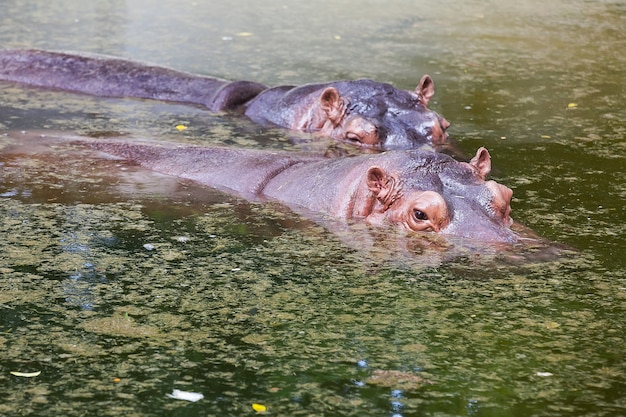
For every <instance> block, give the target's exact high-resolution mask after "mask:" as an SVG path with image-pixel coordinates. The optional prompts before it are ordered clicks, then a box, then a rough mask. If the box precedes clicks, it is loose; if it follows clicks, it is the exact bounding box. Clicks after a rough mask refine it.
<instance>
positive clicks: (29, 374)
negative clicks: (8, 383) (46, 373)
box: [11, 371, 41, 378]
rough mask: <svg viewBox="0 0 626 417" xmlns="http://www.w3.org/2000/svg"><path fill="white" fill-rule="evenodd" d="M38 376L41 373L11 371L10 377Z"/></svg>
mask: <svg viewBox="0 0 626 417" xmlns="http://www.w3.org/2000/svg"><path fill="white" fill-rule="evenodd" d="M39 374H41V371H37V372H18V371H11V375H14V376H23V377H24V378H33V377H35V376H39Z"/></svg>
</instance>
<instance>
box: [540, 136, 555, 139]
mask: <svg viewBox="0 0 626 417" xmlns="http://www.w3.org/2000/svg"><path fill="white" fill-rule="evenodd" d="M551 137H552V136H550V135H541V139H550V138H551Z"/></svg>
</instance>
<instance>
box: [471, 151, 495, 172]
mask: <svg viewBox="0 0 626 417" xmlns="http://www.w3.org/2000/svg"><path fill="white" fill-rule="evenodd" d="M469 164H470V165H471V166H473V167H474V168H476V171H477V172H478V175H480V177H481V178H482V179H483V180H484V179H485V178H487V175H489V173H490V172H491V155H489V151H488V150H487V149H485V148H483V147H480V148H478V150H477V151H476V155H475V156H474V157H473V158H472V160H471V161H470V162H469Z"/></svg>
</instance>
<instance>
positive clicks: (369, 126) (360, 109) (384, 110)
mask: <svg viewBox="0 0 626 417" xmlns="http://www.w3.org/2000/svg"><path fill="white" fill-rule="evenodd" d="M434 93H435V84H434V82H433V80H432V78H430V76H428V75H425V76H424V77H422V79H421V81H420V82H419V85H418V86H417V88H416V89H415V90H414V91H405V90H400V89H397V88H395V87H393V86H391V85H390V84H384V83H379V82H375V81H371V80H358V81H342V82H335V83H331V84H329V85H328V86H327V87H326V88H325V89H324V90H323V91H322V92H321V94H319V105H320V108H321V110H322V112H323V113H322V116H321V119H322V121H323V123H320V122H319V121H318V125H319V132H320V133H321V134H324V135H326V136H330V137H332V138H334V139H339V140H344V141H351V142H356V143H358V144H360V145H363V146H367V147H377V148H382V149H387V150H389V149H414V148H419V147H422V146H424V145H440V144H443V143H445V141H446V139H447V137H448V135H447V133H446V129H447V128H448V127H449V126H450V123H449V122H448V121H447V120H446V119H444V118H443V117H441V116H440V115H439V114H437V113H436V112H434V111H432V110H430V109H428V107H427V106H428V102H429V100H430V98H431V97H432V96H433V95H434Z"/></svg>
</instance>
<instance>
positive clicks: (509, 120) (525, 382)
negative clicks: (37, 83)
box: [0, 0, 626, 417]
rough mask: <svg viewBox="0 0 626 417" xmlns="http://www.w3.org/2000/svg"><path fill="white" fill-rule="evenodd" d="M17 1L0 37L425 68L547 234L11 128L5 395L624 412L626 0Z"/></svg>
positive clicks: (98, 111) (219, 63)
mask: <svg viewBox="0 0 626 417" xmlns="http://www.w3.org/2000/svg"><path fill="white" fill-rule="evenodd" d="M4 3H5V4H3V13H2V14H1V15H0V40H1V41H2V42H0V43H1V44H2V45H3V47H42V48H49V49H72V50H81V51H93V52H101V53H110V54H115V55H121V56H126V57H129V58H134V59H141V60H148V61H151V62H156V63H159V64H163V65H169V66H172V67H175V68H178V69H182V70H189V71H194V72H199V73H204V74H210V75H217V76H221V77H224V78H229V79H251V80H255V81H260V82H263V83H266V84H280V83H305V82H315V81H326V80H331V79H338V78H351V79H353V78H358V77H368V78H374V79H376V80H378V81H391V82H393V83H395V84H396V85H397V86H399V87H402V88H414V86H415V85H416V83H417V81H418V80H419V78H420V76H421V75H422V74H423V73H429V74H431V75H432V76H433V77H434V79H435V83H436V85H437V93H436V95H435V100H436V102H435V103H434V105H433V108H434V109H435V110H436V111H438V112H439V113H441V114H443V115H444V116H445V117H446V118H447V119H448V120H450V121H452V122H453V126H452V128H451V134H452V136H453V137H454V138H455V139H456V141H457V142H458V146H459V148H460V149H461V150H462V151H463V152H465V153H467V154H468V155H472V154H473V153H474V152H475V149H476V148H477V147H478V146H486V147H488V148H489V150H490V152H491V154H492V156H493V165H494V172H495V176H496V178H495V179H497V180H498V181H500V182H502V183H504V184H506V185H508V186H511V187H512V188H513V189H514V191H515V194H514V201H513V215H514V218H515V219H516V220H517V221H519V222H520V223H522V224H525V225H528V226H530V227H531V228H532V229H533V230H535V231H537V232H538V233H539V234H540V235H541V236H543V237H546V238H548V239H550V240H552V241H554V242H557V243H555V244H554V245H547V246H541V245H538V246H536V247H532V246H530V247H527V248H526V249H524V250H520V249H519V248H515V249H514V250H511V251H504V252H502V251H496V250H493V251H491V250H487V249H485V248H481V250H480V251H478V250H477V249H478V248H472V247H468V246H464V245H462V244H461V243H458V242H452V243H450V242H447V243H445V244H444V243H442V242H440V241H437V240H434V241H429V240H422V239H417V240H415V241H412V240H409V241H407V240H406V239H405V238H404V237H401V236H393V235H390V234H384V235H379V234H377V232H376V231H372V230H359V229H358V228H356V229H349V230H345V231H341V232H339V231H337V233H333V232H331V230H332V227H326V228H325V227H322V226H319V225H316V224H313V223H312V222H309V221H307V220H304V219H302V218H300V217H298V216H297V215H295V214H294V213H291V212H289V211H288V210H285V209H284V208H281V207H278V206H276V205H265V204H258V203H246V202H242V201H240V200H237V199H232V198H229V197H227V196H224V195H223V194H221V193H216V192H212V191H210V190H206V189H202V188H201V187H196V186H194V185H192V184H188V183H183V182H178V181H175V180H171V179H167V178H166V177H163V176H155V175H147V174H145V173H142V172H140V171H137V170H134V169H133V167H131V166H126V165H124V164H120V162H119V161H100V162H99V163H97V164H95V163H93V164H92V161H91V160H90V159H88V158H84V155H81V154H79V153H75V152H73V151H72V150H71V149H64V148H56V152H57V153H56V155H57V158H56V159H55V158H54V157H53V158H50V157H46V156H44V155H43V153H42V152H41V149H37V148H36V147H33V148H32V149H31V151H30V153H29V154H21V155H17V154H9V153H8V152H7V149H6V148H5V149H4V150H3V151H2V152H0V168H1V171H0V172H1V174H0V229H1V230H2V236H3V237H4V238H3V239H1V240H0V274H1V275H2V279H1V280H0V288H1V291H0V329H1V332H0V349H1V350H2V355H1V360H0V368H2V369H3V371H2V372H0V382H1V385H2V388H0V397H2V401H1V402H0V414H3V415H5V414H6V415H35V414H36V415H59V414H66V415H85V414H97V415H146V416H148V415H150V416H153V415H189V416H195V415H199V416H200V415H233V416H235V415H237V416H239V415H245V414H252V413H255V411H254V410H253V409H252V404H253V403H258V404H263V405H265V406H266V407H267V409H268V412H269V413H270V414H274V415H294V416H297V415H331V414H332V415H359V416H363V415H372V416H374V415H375V416H379V415H387V416H394V415H395V416H405V417H407V416H422V415H442V416H443V415H450V416H452V415H454V416H457V415H466V416H487V415H511V416H527V415H546V416H580V415H606V416H609V415H611V416H612V415H621V414H625V413H626V411H625V408H626V402H625V400H624V395H623V394H624V387H625V384H626V380H625V379H624V375H626V369H625V368H624V364H625V363H626V361H625V360H624V352H623V348H622V347H623V346H624V343H625V341H626V340H625V339H626V331H625V329H624V324H623V317H624V313H625V311H624V310H625V308H626V276H625V271H626V264H625V263H624V259H623V256H622V252H623V248H624V246H625V244H626V238H625V236H624V230H625V228H624V224H625V223H626V222H625V221H624V219H625V212H624V203H623V201H624V197H625V195H626V194H625V190H624V184H626V178H625V177H624V172H623V166H624V156H625V154H624V149H625V147H624V144H625V143H626V140H625V136H624V134H625V131H624V127H623V120H625V119H626V107H624V100H623V97H624V86H623V75H622V72H623V71H622V69H623V68H624V67H625V62H624V60H625V59H626V58H625V57H624V55H623V53H622V51H623V49H624V48H623V47H624V39H625V38H626V37H625V36H624V35H625V34H624V24H623V23H624V22H623V20H624V16H625V13H624V12H625V11H626V10H625V8H624V4H623V2H612V1H568V2H565V1H557V2H551V3H546V2H539V1H535V0H523V1H518V2H515V3H514V4H513V3H506V2H495V3H494V2H485V1H481V0H476V1H467V2H462V3H459V2H454V1H442V2H439V3H438V4H437V5H436V6H434V5H432V4H426V3H425V2H417V3H411V4H406V2H402V1H391V2H390V1H385V2H382V1H381V2H378V1H372V2H368V3H366V4H359V5H358V7H355V5H354V3H353V2H349V1H340V2H336V1H334V2H313V3H297V4H293V3H285V2H274V1H269V2H264V3H263V4H262V5H261V4H260V3H258V2H251V1H244V2H243V3H238V5H237V7H233V4H232V2H219V1H211V2H191V3H188V4H181V3H180V2H165V3H163V2H161V3H159V6H158V7H156V5H155V4H153V2H150V1H142V2H121V1H106V2H98V4H88V3H84V4H83V3H80V4H79V3H76V2H71V1H64V0H57V1H53V2H51V3H46V4H40V5H37V6H33V5H32V4H26V3H25V2H16V1H9V2H4ZM422 3H424V4H422ZM0 97H1V100H0V128H2V129H25V130H33V129H54V130H65V131H71V132H75V131H77V132H100V133H102V132H125V133H129V134H130V135H132V136H136V137H142V136H143V137H151V138H157V139H161V140H170V141H185V142H192V143H216V144H227V145H233V146H245V147H259V146H262V147H272V148H276V149H291V148H293V146H292V145H291V142H290V138H289V137H288V136H287V135H286V134H285V133H284V132H282V131H280V130H276V129H261V128H259V127H258V126H254V125H252V124H251V123H249V122H247V121H245V120H242V119H240V118H237V117H236V116H232V115H224V114H217V115H215V114H207V113H206V112H204V111H202V110H201V109H196V108H190V107H185V106H177V105H171V104H160V103H150V102H143V101H138V100H110V99H106V100H103V99H96V98H92V97H84V96H79V95H69V94H62V93H59V92H50V91H48V92H42V91H35V90H30V89H26V88H20V87H18V86H15V85H8V84H0ZM181 123H182V124H185V125H187V126H189V129H188V130H186V131H184V132H178V131H177V130H176V129H174V126H176V125H178V124H181ZM302 139H303V140H306V139H308V138H306V137H303V138H302ZM5 145H7V143H6V138H3V139H2V146H3V147H4V146H5ZM11 371H21V372H31V371H41V375H39V376H38V377H34V378H25V377H17V376H13V375H11V374H10V372H11ZM173 389H180V390H184V391H190V392H200V393H202V394H204V399H203V400H201V401H199V402H197V403H188V402H185V401H176V400H173V399H171V398H168V397H167V396H166V394H168V393H171V392H172V390H173ZM94 410H95V411H94Z"/></svg>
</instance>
